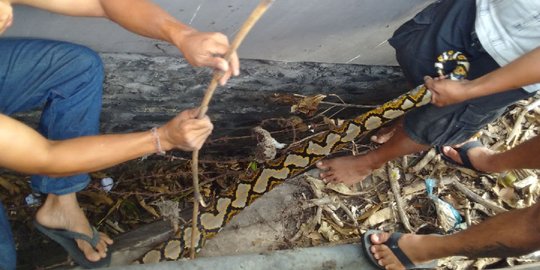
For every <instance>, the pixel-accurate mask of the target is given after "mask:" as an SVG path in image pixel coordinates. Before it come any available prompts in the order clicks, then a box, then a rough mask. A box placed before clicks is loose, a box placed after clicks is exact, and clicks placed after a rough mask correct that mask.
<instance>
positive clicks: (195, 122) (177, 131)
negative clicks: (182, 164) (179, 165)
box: [159, 109, 214, 151]
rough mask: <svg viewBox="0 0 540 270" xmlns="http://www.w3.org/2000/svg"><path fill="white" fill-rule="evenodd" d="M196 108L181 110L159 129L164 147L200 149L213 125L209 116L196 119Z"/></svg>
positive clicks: (189, 149) (188, 149)
mask: <svg viewBox="0 0 540 270" xmlns="http://www.w3.org/2000/svg"><path fill="white" fill-rule="evenodd" d="M198 112H199V110H198V109H190V110H186V111H183V112H181V113H180V114H178V115H177V116H176V117H175V118H173V119H172V120H171V121H169V122H168V123H167V124H165V125H164V126H163V127H161V128H160V129H159V133H160V138H161V140H162V141H161V142H162V144H163V145H162V146H163V148H164V149H170V148H178V149H180V150H184V151H193V150H199V149H201V147H202V145H203V143H204V141H205V140H206V138H208V136H209V135H210V133H212V129H213V128H214V126H213V125H212V123H211V122H210V118H208V116H205V117H204V118H203V119H200V120H199V119H197V113H198Z"/></svg>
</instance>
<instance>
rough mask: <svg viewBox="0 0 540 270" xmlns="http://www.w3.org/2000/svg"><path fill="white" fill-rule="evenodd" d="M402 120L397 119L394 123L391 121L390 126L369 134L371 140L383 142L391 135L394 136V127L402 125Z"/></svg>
mask: <svg viewBox="0 0 540 270" xmlns="http://www.w3.org/2000/svg"><path fill="white" fill-rule="evenodd" d="M402 125H403V123H402V120H401V119H399V120H397V121H396V122H395V123H392V124H391V125H390V126H387V127H383V128H381V129H379V130H378V131H377V132H376V133H375V134H374V135H373V136H371V138H370V139H371V141H372V142H374V143H378V144H383V143H385V142H387V141H388V140H390V138H392V136H394V133H395V132H396V128H398V127H399V126H402Z"/></svg>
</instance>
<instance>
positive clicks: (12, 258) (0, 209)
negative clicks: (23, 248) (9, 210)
mask: <svg viewBox="0 0 540 270" xmlns="http://www.w3.org/2000/svg"><path fill="white" fill-rule="evenodd" d="M16 261H17V257H16V253H15V244H14V242H13V235H12V234H11V230H10V229H9V222H8V220H7V216H6V211H5V210H4V206H3V205H2V203H0V269H1V270H13V269H15V262H16Z"/></svg>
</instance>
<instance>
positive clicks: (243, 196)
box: [135, 51, 469, 263]
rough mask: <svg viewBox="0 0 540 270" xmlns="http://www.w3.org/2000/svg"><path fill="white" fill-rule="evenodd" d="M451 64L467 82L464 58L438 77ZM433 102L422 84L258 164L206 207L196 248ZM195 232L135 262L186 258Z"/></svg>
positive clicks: (183, 232)
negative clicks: (337, 155) (283, 188)
mask: <svg viewBox="0 0 540 270" xmlns="http://www.w3.org/2000/svg"><path fill="white" fill-rule="evenodd" d="M447 61H454V62H455V68H454V70H453V71H452V73H451V74H450V78H451V79H454V80H458V79H462V78H465V77H466V75H467V72H468V69H469V63H468V61H467V58H466V57H465V56H464V55H463V54H462V53H460V52H456V51H447V52H444V53H443V54H441V55H440V56H439V57H438V58H437V62H436V63H435V68H436V69H437V72H438V73H439V74H440V75H443V72H444V71H443V69H444V64H445V63H446V62H447ZM430 101H431V92H430V91H428V90H427V88H426V87H425V86H424V85H420V86H418V87H416V88H415V89H413V90H411V91H410V92H408V93H405V94H403V95H401V96H399V97H397V98H395V99H393V100H391V101H389V102H386V103H385V104H383V105H382V106H380V107H377V108H375V109H373V110H370V111H368V112H366V113H364V114H362V115H359V116H358V117H356V118H354V119H351V120H347V121H345V122H344V123H343V124H342V125H341V126H339V127H336V128H334V129H332V130H328V131H326V132H324V133H323V134H321V135H319V136H317V137H314V138H311V139H309V140H306V141H304V142H303V143H302V144H301V145H298V146H297V147H295V148H293V149H289V151H287V152H286V153H285V154H283V155H281V156H280V157H278V158H276V159H274V160H271V161H267V162H264V163H260V164H258V166H257V168H258V169H256V170H246V171H247V172H246V173H245V174H243V175H242V176H240V177H239V179H238V181H236V184H235V185H233V186H231V187H229V188H228V189H226V190H223V191H221V192H220V193H219V194H218V195H217V196H216V197H215V199H214V200H213V201H212V202H211V203H210V204H209V205H208V207H206V208H203V209H202V210H201V211H200V213H199V216H198V223H197V224H198V227H197V232H196V234H195V235H196V237H197V239H196V241H195V243H196V246H195V249H196V250H197V251H199V250H200V249H201V248H202V247H203V246H204V243H205V241H206V239H208V238H210V237H212V236H214V235H216V234H217V233H218V232H219V231H220V230H221V229H222V228H223V226H225V224H227V223H228V222H229V221H230V220H231V218H232V217H233V216H235V215H236V214H238V213H239V212H240V211H242V209H244V208H246V207H247V206H249V205H250V204H251V203H252V202H253V201H255V200H256V199H257V198H259V197H260V196H262V195H263V194H265V193H266V192H268V191H270V190H272V189H273V188H274V187H276V186H277V185H279V184H281V183H283V182H284V181H285V180H286V179H288V178H291V177H295V176H297V175H299V174H301V173H303V172H304V171H306V170H307V169H308V168H310V167H311V166H313V165H314V164H315V163H316V162H317V161H319V160H321V159H323V158H325V157H326V156H327V155H329V154H331V153H334V152H336V151H339V150H340V149H342V148H344V147H345V146H347V145H348V144H349V143H351V142H353V141H354V140H355V139H357V138H359V137H360V136H363V135H365V134H367V133H368V132H370V131H373V130H375V129H377V128H379V127H381V126H382V125H384V124H386V123H388V122H390V121H392V120H394V119H396V118H398V117H400V116H402V115H403V114H405V113H406V112H407V111H410V110H412V109H414V108H417V107H420V106H423V105H425V104H427V103H429V102H430ZM191 230H192V228H191V226H189V224H186V225H184V226H183V227H181V228H180V231H179V233H178V234H177V236H175V237H173V238H171V239H169V240H167V241H165V242H163V243H161V244H160V245H159V246H158V247H156V248H154V249H152V250H150V251H148V252H147V253H146V254H144V255H143V256H142V257H141V258H139V259H138V260H137V261H136V262H135V263H157V262H160V261H175V260H179V259H181V258H184V257H185V256H186V255H187V254H189V249H190V245H191V241H190V240H191V239H190V238H191Z"/></svg>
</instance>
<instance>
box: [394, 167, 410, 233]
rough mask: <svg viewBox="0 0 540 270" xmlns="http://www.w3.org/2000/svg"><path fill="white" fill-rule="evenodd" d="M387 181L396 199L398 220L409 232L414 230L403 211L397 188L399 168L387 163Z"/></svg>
mask: <svg viewBox="0 0 540 270" xmlns="http://www.w3.org/2000/svg"><path fill="white" fill-rule="evenodd" d="M387 173H388V181H389V182H390V188H392V193H394V199H395V200H396V206H397V211H398V215H399V220H401V223H403V227H405V229H406V230H407V231H409V232H414V230H413V229H412V227H411V223H410V222H409V217H408V216H407V213H405V208H404V206H403V199H402V198H401V192H400V188H399V178H400V176H399V175H400V174H399V169H398V168H395V167H393V166H392V165H390V163H388V166H387Z"/></svg>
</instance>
